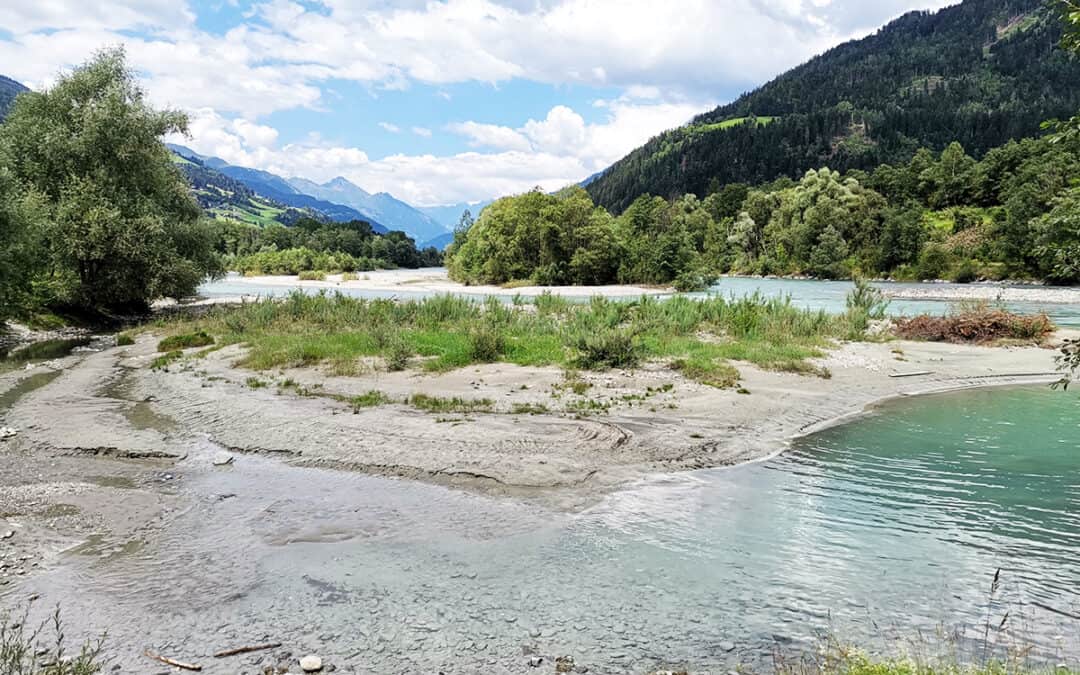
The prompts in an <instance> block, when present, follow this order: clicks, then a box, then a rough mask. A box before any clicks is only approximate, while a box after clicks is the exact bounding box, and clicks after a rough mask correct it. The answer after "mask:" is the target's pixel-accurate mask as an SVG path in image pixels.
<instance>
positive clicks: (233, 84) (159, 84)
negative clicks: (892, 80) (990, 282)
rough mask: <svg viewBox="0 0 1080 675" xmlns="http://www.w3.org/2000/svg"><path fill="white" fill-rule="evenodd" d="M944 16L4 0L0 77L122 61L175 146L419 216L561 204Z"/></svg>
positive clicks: (581, 4) (731, 0) (921, 1)
mask: <svg viewBox="0 0 1080 675" xmlns="http://www.w3.org/2000/svg"><path fill="white" fill-rule="evenodd" d="M946 4H951V3H950V2H949V0H875V2H866V1H865V0H724V1H720V0H680V1H678V2H668V3H658V2H655V0H402V1H398V2H391V1H389V0H111V1H110V2H109V3H87V2H85V0H50V2H39V1H38V0H7V2H5V3H3V6H2V7H0V63H3V64H6V65H5V66H3V67H2V70H0V74H4V75H8V76H9V77H13V78H16V79H18V80H20V81H22V82H24V83H26V84H27V85H28V86H31V87H35V88H40V87H44V86H48V85H49V83H50V82H51V81H52V80H54V79H55V77H56V75H57V74H58V73H59V72H62V71H63V70H65V69H68V68H71V67H72V66H74V65H77V64H78V63H80V62H82V61H84V60H86V58H88V56H89V55H90V54H91V53H92V52H93V51H94V50H95V49H97V48H100V47H102V46H107V45H116V44H123V45H124V46H125V47H126V49H127V53H128V55H129V58H130V61H131V63H132V65H133V66H134V67H135V68H136V69H137V71H138V72H139V74H140V77H141V79H142V81H143V83H144V85H145V87H146V89H147V91H148V92H149V94H150V97H151V99H152V100H153V101H154V103H155V104H157V105H160V106H169V107H176V108H180V109H183V110H185V111H187V112H188V113H189V115H190V118H191V133H190V135H189V136H188V137H186V138H182V139H181V138H173V139H170V140H173V141H177V142H181V143H184V144H186V145H188V146H190V147H192V148H194V149H195V150H197V151H199V152H202V153H204V154H212V155H217V156H220V157H222V158H223V159H225V160H227V161H229V162H232V163H234V164H238V165H242V166H252V167H256V168H262V169H267V170H270V171H274V172H275V173H279V174H282V175H285V176H302V177H305V178H309V179H312V180H318V181H325V180H328V179H330V178H333V177H334V176H338V175H343V176H345V177H346V178H349V179H350V180H352V181H353V182H354V183H356V184H358V185H360V186H362V187H364V188H365V189H367V190H369V191H373V192H374V191H388V192H391V193H393V194H395V195H396V196H398V197H400V198H403V199H405V200H407V201H411V202H413V203H415V204H418V205H434V204H448V203H456V202H461V201H478V200H481V199H489V198H492V197H496V196H499V195H502V194H507V193H512V192H519V191H522V190H526V189H529V188H531V187H533V186H536V185H540V186H541V187H544V188H545V189H556V188H558V187H560V186H562V185H565V184H567V183H570V182H575V181H578V180H581V179H583V178H585V177H586V176H588V175H590V174H592V173H594V172H595V171H598V170H600V169H603V168H604V167H606V166H608V165H610V164H611V163H612V162H613V161H615V160H617V159H618V158H619V157H621V156H622V155H624V154H625V153H626V152H628V151H630V150H632V149H633V148H634V147H636V146H638V145H640V144H641V143H642V142H644V141H646V140H647V139H648V138H650V137H651V136H653V135H655V134H657V133H659V132H660V131H663V130H664V129H668V128H671V127H674V126H678V125H680V124H682V123H684V122H686V121H687V120H688V119H690V118H691V117H692V116H693V115H694V114H696V113H699V112H703V111H705V110H708V109H710V108H711V107H713V106H715V105H717V104H719V103H723V102H726V101H729V100H731V99H733V98H734V97H736V96H737V95H738V94H739V93H741V92H742V91H745V90H747V89H750V88H752V87H754V86H756V85H757V84H760V83H762V82H764V81H766V80H768V79H770V78H772V77H774V76H775V75H777V74H779V73H780V72H782V71H784V70H786V69H787V68H790V67H791V66H794V65H797V64H798V63H800V62H802V61H804V60H806V59H807V58H809V57H810V56H812V55H814V54H816V53H820V52H821V51H823V50H824V49H826V48H828V47H830V46H832V45H835V44H838V43H840V42H842V41H844V40H847V39H851V38H853V37H859V36H861V35H865V34H867V33H868V32H871V31H873V30H874V29H876V28H877V27H878V26H880V25H881V24H883V23H884V22H886V21H888V20H889V19H891V18H893V17H895V16H897V15H899V14H901V13H903V12H904V11H908V10H912V9H937V8H939V7H941V6H944V5H946Z"/></svg>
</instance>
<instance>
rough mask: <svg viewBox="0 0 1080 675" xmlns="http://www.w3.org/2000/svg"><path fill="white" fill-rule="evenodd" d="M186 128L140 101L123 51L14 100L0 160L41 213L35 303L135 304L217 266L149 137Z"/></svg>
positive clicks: (160, 149)
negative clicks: (38, 298) (40, 295)
mask: <svg viewBox="0 0 1080 675" xmlns="http://www.w3.org/2000/svg"><path fill="white" fill-rule="evenodd" d="M186 125H187V119H186V117H185V116H184V115H183V114H182V113H179V112H175V111H156V110H153V109H152V108H151V107H150V106H149V105H148V103H147V102H146V100H145V96H144V94H143V92H142V90H141V89H139V87H138V85H137V84H136V80H135V76H134V74H133V73H132V71H131V70H130V69H129V68H128V67H127V65H126V63H125V60H124V53H123V51H122V50H111V51H104V52H101V53H99V54H98V55H97V56H96V57H94V59H93V60H91V61H90V62H88V63H86V64H85V65H83V66H82V67H80V68H78V69H76V70H75V71H74V72H73V73H71V74H69V75H65V76H62V77H60V78H59V79H58V80H57V82H56V84H55V85H53V86H52V87H51V88H50V89H47V90H45V91H43V92H28V93H26V94H24V95H22V96H20V97H19V98H18V99H17V100H16V102H15V105H14V106H13V107H12V109H11V112H10V114H9V116H8V118H7V120H6V121H5V123H4V124H3V125H2V126H0V165H3V166H4V167H6V168H7V170H9V171H10V172H11V176H12V177H13V178H14V179H15V180H16V181H18V182H19V183H20V184H21V186H22V189H23V190H25V192H24V194H25V195H26V197H25V198H30V199H37V200H39V203H40V204H41V207H42V209H43V210H44V212H45V217H44V218H43V221H42V224H41V225H40V228H39V229H40V232H39V238H40V241H41V242H42V245H43V246H47V250H46V251H45V252H44V254H43V258H44V260H43V262H42V266H41V267H40V268H38V269H37V278H38V279H40V280H41V282H42V283H41V284H40V286H39V288H38V290H40V291H41V292H44V293H45V294H46V295H47V297H46V298H45V300H46V301H48V302H53V303H72V304H76V305H80V306H84V307H89V308H145V307H146V306H147V304H148V303H149V302H150V301H151V300H153V299H155V298H158V297H162V296H171V297H182V296H186V295H190V294H191V293H192V292H193V291H194V290H195V288H196V286H197V285H198V284H199V283H200V282H201V281H202V280H203V279H204V278H205V277H206V275H207V274H213V273H216V272H218V271H219V269H220V268H219V265H218V260H217V257H216V255H215V254H214V252H213V248H212V243H213V242H212V235H211V233H210V230H209V228H208V227H207V225H206V224H205V223H204V222H203V221H201V220H200V217H199V216H200V211H199V206H198V204H197V203H196V202H195V200H194V199H193V198H192V196H191V194H190V192H189V190H188V186H187V184H186V183H185V181H184V179H183V177H182V176H181V175H180V174H179V172H178V171H177V169H176V168H175V167H174V165H173V163H172V162H171V161H170V159H169V151H168V150H167V149H166V148H165V146H164V144H163V143H162V142H161V140H160V139H161V137H162V136H164V135H166V134H170V133H183V132H184V131H185V130H186ZM5 180H7V178H0V183H2V181H5ZM31 195H36V196H33V197H32V196H31ZM25 198H24V199H25ZM16 204H17V206H15V207H14V208H16V209H18V208H23V206H18V204H19V202H18V201H16ZM6 208H7V209H8V210H10V209H11V208H13V207H12V206H11V205H7V206H6ZM21 219H22V220H24V221H25V220H26V216H25V215H24V216H22V217H21ZM16 220H18V219H16Z"/></svg>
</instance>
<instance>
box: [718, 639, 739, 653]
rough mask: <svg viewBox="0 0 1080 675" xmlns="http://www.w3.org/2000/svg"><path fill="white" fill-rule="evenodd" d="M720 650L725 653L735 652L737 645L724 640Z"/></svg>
mask: <svg viewBox="0 0 1080 675" xmlns="http://www.w3.org/2000/svg"><path fill="white" fill-rule="evenodd" d="M720 649H721V650H722V651H725V652H733V651H735V643H734V642H731V641H730V640H724V641H723V642H721V643H720Z"/></svg>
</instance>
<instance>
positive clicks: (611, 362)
mask: <svg viewBox="0 0 1080 675" xmlns="http://www.w3.org/2000/svg"><path fill="white" fill-rule="evenodd" d="M574 346H575V348H576V349H577V352H578V355H577V359H576V364H577V366H578V367H579V368H584V369H586V370H603V369H606V368H633V367H634V366H636V365H637V364H638V363H640V362H641V356H642V351H643V350H642V346H641V341H640V340H639V339H638V338H637V336H636V335H634V333H633V332H631V331H630V330H629V329H627V328H604V329H600V330H598V331H596V332H592V333H585V334H583V335H580V336H578V338H577V340H576V344H575V345H574Z"/></svg>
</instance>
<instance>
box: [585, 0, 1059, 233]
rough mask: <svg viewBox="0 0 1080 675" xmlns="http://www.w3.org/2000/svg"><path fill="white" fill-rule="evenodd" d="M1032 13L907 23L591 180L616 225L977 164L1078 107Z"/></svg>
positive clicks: (1052, 28) (1048, 30)
mask: <svg viewBox="0 0 1080 675" xmlns="http://www.w3.org/2000/svg"><path fill="white" fill-rule="evenodd" d="M1059 37H1060V25H1059V23H1058V21H1057V20H1056V17H1055V16H1053V13H1052V11H1051V10H1050V9H1049V8H1047V7H1046V6H1045V5H1044V4H1043V2H1042V0H965V2H963V3H962V4H959V5H955V6H952V7H949V8H946V9H943V10H940V11H939V12H937V13H929V12H911V13H909V14H906V15H904V16H902V17H900V18H899V19H897V20H895V21H893V22H892V23H890V24H888V25H887V26H885V27H884V28H882V29H881V30H879V31H878V32H877V33H875V34H874V35H871V36H869V37H866V38H863V39H861V40H856V41H852V42H848V43H846V44H843V45H840V46H838V47H835V48H833V49H831V50H829V51H827V52H825V53H824V54H822V55H820V56H818V57H815V58H814V59H812V60H810V61H809V62H807V63H805V64H803V65H801V66H799V67H797V68H794V69H793V70H791V71H789V72H787V73H785V74H783V75H781V76H779V77H777V78H776V79H774V80H773V81H771V82H769V83H768V84H765V85H764V86H762V87H760V88H759V89H757V90H755V91H752V92H750V93H747V94H745V95H743V96H741V97H740V98H739V99H737V100H736V101H734V102H732V103H730V104H727V105H724V106H720V107H718V108H716V109H715V110H713V111H711V112H709V113H706V114H704V115H701V116H699V117H698V118H696V119H695V120H693V121H692V122H691V123H690V124H689V125H687V126H684V127H681V128H678V129H674V130H672V131H668V132H666V133H664V134H661V135H659V136H657V137H655V138H653V139H652V140H650V141H649V142H648V143H646V144H645V145H644V146H642V147H641V148H638V149H637V150H634V151H633V152H631V153H630V154H629V155H627V156H626V157H625V158H623V159H621V160H619V161H618V162H617V163H616V164H614V165H613V166H612V167H610V168H609V169H608V170H606V171H604V172H603V173H602V175H600V176H598V177H596V178H595V179H593V180H591V181H590V182H589V183H588V185H587V188H586V189H587V190H588V191H589V193H590V194H591V195H592V196H593V198H594V199H595V200H596V201H597V202H598V203H600V204H601V205H603V206H605V207H607V208H609V209H611V210H613V211H616V212H620V211H622V210H623V209H625V208H626V207H627V206H628V205H629V204H630V203H631V202H632V201H633V200H634V199H636V198H637V197H639V196H641V195H643V194H656V195H660V196H664V197H672V196H676V195H680V194H685V193H694V194H697V195H699V196H704V195H705V194H706V193H708V192H710V191H713V190H715V189H716V188H718V187H719V186H722V185H725V184H729V183H736V182H743V183H750V184H760V183H764V182H767V181H771V180H773V179H775V178H778V177H780V176H788V177H791V178H797V177H799V176H800V175H801V174H803V173H804V172H805V171H807V170H809V169H811V168H818V167H821V166H825V165H827V166H829V167H831V168H834V169H839V170H842V171H844V170H849V169H869V168H872V167H874V166H877V165H879V164H882V163H887V162H897V161H905V160H906V159H908V158H910V157H911V156H912V155H914V153H915V151H916V150H917V149H918V148H919V147H928V148H930V149H932V150H935V151H940V150H941V149H943V148H944V147H945V146H946V145H948V144H949V143H950V142H952V141H960V143H961V144H963V146H964V147H965V149H967V151H968V152H969V153H971V154H972V155H974V156H976V157H979V156H981V155H982V154H984V153H985V152H986V151H988V150H989V149H991V148H993V147H996V146H998V145H1001V144H1003V143H1005V142H1006V141H1008V140H1009V139H1012V138H1023V137H1030V136H1034V135H1037V134H1038V133H1039V129H1040V124H1041V123H1042V121H1044V120H1046V119H1049V118H1054V117H1065V116H1069V115H1072V114H1074V113H1075V111H1076V110H1077V109H1078V108H1080V88H1078V87H1076V86H1075V83H1076V82H1080V60H1078V59H1076V58H1075V57H1073V56H1070V55H1069V54H1067V53H1065V52H1063V51H1062V50H1061V49H1060V48H1059V47H1058V40H1059Z"/></svg>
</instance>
